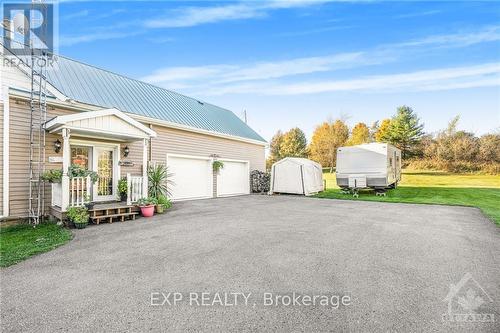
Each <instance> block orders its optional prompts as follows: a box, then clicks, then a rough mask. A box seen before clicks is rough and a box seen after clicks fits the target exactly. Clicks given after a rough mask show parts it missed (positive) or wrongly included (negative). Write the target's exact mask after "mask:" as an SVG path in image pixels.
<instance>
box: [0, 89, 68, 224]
mask: <svg viewBox="0 0 500 333" xmlns="http://www.w3.org/2000/svg"><path fill="white" fill-rule="evenodd" d="M71 113H74V112H71V111H67V110H62V109H54V108H52V107H48V109H47V119H50V118H52V117H55V116H59V115H66V114H71ZM29 129H30V109H29V105H28V103H27V102H25V101H21V100H15V99H12V98H11V99H10V147H9V152H10V175H9V179H10V215H11V216H26V215H27V212H28V195H29V133H30V132H29V131H30V130H29ZM58 138H59V139H60V138H61V137H60V136H59V135H56V134H47V135H46V148H45V154H46V156H45V162H46V163H45V168H46V169H47V170H48V169H59V168H61V166H62V164H61V163H48V159H49V156H60V157H62V151H61V152H59V153H58V154H56V153H55V152H54V141H56V140H57V139H58ZM50 201H51V193H50V186H49V185H47V186H46V188H45V206H46V208H47V207H49V206H50ZM46 211H47V210H46Z"/></svg>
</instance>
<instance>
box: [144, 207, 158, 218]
mask: <svg viewBox="0 0 500 333" xmlns="http://www.w3.org/2000/svg"><path fill="white" fill-rule="evenodd" d="M141 214H142V216H144V217H151V216H153V215H154V214H155V205H149V206H141Z"/></svg>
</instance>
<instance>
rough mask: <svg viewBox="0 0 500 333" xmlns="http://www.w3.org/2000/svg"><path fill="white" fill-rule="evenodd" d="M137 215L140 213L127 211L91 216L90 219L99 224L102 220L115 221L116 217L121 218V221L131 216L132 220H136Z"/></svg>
mask: <svg viewBox="0 0 500 333" xmlns="http://www.w3.org/2000/svg"><path fill="white" fill-rule="evenodd" d="M136 215H139V213H136V212H127V213H121V214H110V215H99V216H91V217H90V219H91V220H92V222H95V223H96V224H99V223H100V222H101V220H104V221H108V222H109V223H113V219H114V218H120V220H121V222H123V221H125V218H131V219H132V220H135V217H136Z"/></svg>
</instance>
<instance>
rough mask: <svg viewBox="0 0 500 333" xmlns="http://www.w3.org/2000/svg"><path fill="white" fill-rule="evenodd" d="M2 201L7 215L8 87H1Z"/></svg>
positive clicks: (8, 161)
mask: <svg viewBox="0 0 500 333" xmlns="http://www.w3.org/2000/svg"><path fill="white" fill-rule="evenodd" d="M2 97H3V189H2V190H3V202H2V216H3V217H8V216H9V213H10V212H9V202H10V196H9V194H10V193H9V167H10V157H9V145H10V142H9V141H10V128H9V127H10V126H9V125H10V100H9V87H3V91H2Z"/></svg>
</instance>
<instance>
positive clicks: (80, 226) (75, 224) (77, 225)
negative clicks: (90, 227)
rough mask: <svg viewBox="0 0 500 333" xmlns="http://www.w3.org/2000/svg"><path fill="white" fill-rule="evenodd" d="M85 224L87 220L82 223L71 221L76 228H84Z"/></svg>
mask: <svg viewBox="0 0 500 333" xmlns="http://www.w3.org/2000/svg"><path fill="white" fill-rule="evenodd" d="M87 224H88V222H84V223H73V225H74V226H75V228H77V229H84V228H86V227H87Z"/></svg>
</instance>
